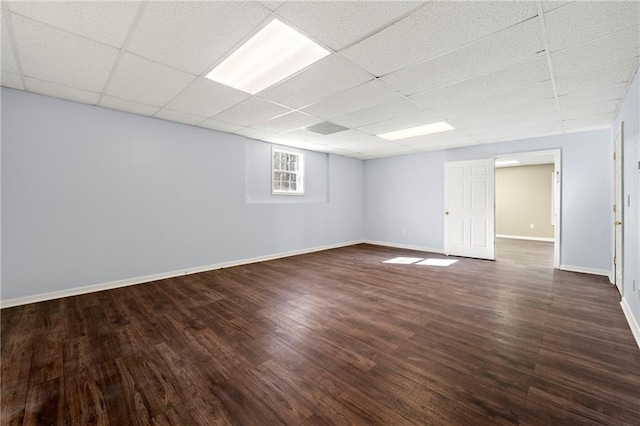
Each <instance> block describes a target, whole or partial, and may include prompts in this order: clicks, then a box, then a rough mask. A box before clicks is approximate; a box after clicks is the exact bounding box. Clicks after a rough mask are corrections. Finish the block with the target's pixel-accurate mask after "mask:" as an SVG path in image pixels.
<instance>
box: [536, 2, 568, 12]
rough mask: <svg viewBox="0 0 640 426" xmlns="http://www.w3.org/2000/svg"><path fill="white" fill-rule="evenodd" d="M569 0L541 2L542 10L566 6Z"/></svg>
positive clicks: (546, 10) (547, 10)
mask: <svg viewBox="0 0 640 426" xmlns="http://www.w3.org/2000/svg"><path fill="white" fill-rule="evenodd" d="M572 1H573V0H572ZM570 3H571V1H559V0H549V1H543V2H542V11H543V12H549V11H551V10H554V9H557V8H559V7H562V6H566V5H568V4H570Z"/></svg>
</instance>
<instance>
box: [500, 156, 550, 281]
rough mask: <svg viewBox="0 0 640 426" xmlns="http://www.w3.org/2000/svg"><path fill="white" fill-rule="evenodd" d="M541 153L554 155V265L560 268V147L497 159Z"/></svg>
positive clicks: (502, 158) (503, 157)
mask: <svg viewBox="0 0 640 426" xmlns="http://www.w3.org/2000/svg"><path fill="white" fill-rule="evenodd" d="M541 155H553V158H554V162H553V163H554V169H553V173H554V176H555V184H554V188H555V190H554V192H553V208H554V214H555V226H554V227H553V228H554V229H553V232H554V235H553V239H554V243H553V267H554V268H555V269H560V252H561V251H560V247H561V244H562V239H561V235H562V232H561V228H562V152H561V150H560V149H549V150H543V151H526V152H515V153H509V154H499V155H496V156H495V159H496V160H497V159H500V160H507V159H516V158H527V157H539V156H541Z"/></svg>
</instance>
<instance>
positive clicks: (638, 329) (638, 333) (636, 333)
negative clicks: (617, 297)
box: [620, 297, 640, 348]
mask: <svg viewBox="0 0 640 426" xmlns="http://www.w3.org/2000/svg"><path fill="white" fill-rule="evenodd" d="M620 306H622V312H624V316H625V317H626V318H627V322H628V323H629V327H630V328H631V333H633V337H634V338H635V339H636V343H637V344H638V348H640V326H639V325H638V322H637V321H636V319H635V318H634V317H633V315H632V314H631V308H629V305H628V304H627V299H625V298H624V297H623V298H622V300H621V301H620Z"/></svg>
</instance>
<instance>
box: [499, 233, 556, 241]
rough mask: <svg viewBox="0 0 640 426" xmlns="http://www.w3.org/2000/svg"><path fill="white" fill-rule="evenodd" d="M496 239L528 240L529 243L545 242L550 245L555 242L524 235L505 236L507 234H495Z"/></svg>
mask: <svg viewBox="0 0 640 426" xmlns="http://www.w3.org/2000/svg"><path fill="white" fill-rule="evenodd" d="M496 237H497V238H509V239H512V240H529V241H547V242H550V243H553V242H555V239H553V238H542V237H526V236H524V235H507V234H496Z"/></svg>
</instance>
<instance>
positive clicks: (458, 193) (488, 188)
mask: <svg viewBox="0 0 640 426" xmlns="http://www.w3.org/2000/svg"><path fill="white" fill-rule="evenodd" d="M494 181H495V162H494V160H493V159H485V160H473V161H455V162H448V163H445V164H444V208H445V212H444V253H445V254H446V255H453V256H465V257H477V258H480V259H490V260H494V259H495V185H494Z"/></svg>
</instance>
